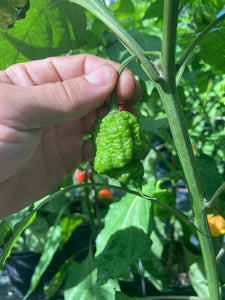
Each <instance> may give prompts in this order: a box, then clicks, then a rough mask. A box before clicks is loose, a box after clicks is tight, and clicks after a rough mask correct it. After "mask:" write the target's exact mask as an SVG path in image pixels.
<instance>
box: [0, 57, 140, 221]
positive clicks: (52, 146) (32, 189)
mask: <svg viewBox="0 0 225 300" xmlns="http://www.w3.org/2000/svg"><path fill="white" fill-rule="evenodd" d="M118 66H119V65H118V64H117V63H115V62H112V61H108V60H104V59H101V58H99V57H96V56H93V55H88V54H81V55H75V56H66V57H53V58H48V59H45V60H39V61H32V62H28V63H21V64H17V65H13V66H11V67H9V68H8V69H6V70H4V71H0V166H1V167H0V218H3V217H5V216H7V215H9V214H12V213H14V212H17V211H19V210H21V209H22V208H24V207H26V206H28V205H30V204H32V203H33V202H34V201H37V200H39V199H41V198H42V197H44V196H46V195H48V194H49V193H51V192H52V191H53V190H54V189H55V188H56V187H57V186H58V185H59V184H60V183H61V182H62V181H63V179H64V177H65V176H66V175H67V174H69V173H71V172H72V171H73V170H74V169H75V168H77V167H78V166H79V165H80V164H81V163H82V162H85V161H88V160H89V159H91V158H93V156H94V151H93V146H92V144H91V142H90V140H86V141H83V135H84V134H86V133H90V130H91V127H92V125H93V123H94V121H95V119H96V117H97V116H98V115H99V114H101V110H103V108H102V109H101V107H104V106H105V103H106V100H107V99H108V97H109V95H110V93H111V91H112V90H113V88H114V87H115V84H116V81H117V73H116V69H117V68H118ZM140 94H141V92H140V87H139V86H138V84H137V83H136V81H135V79H134V77H133V75H132V73H131V72H130V71H129V70H128V69H126V70H124V71H123V73H122V75H121V76H120V79H119V83H118V86H117V96H118V102H119V103H120V104H123V105H133V104H135V103H136V101H137V100H138V98H140Z"/></svg>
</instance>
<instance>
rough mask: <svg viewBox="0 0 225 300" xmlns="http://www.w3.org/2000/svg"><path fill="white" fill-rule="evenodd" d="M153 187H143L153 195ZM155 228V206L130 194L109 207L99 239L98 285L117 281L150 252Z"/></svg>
mask: <svg viewBox="0 0 225 300" xmlns="http://www.w3.org/2000/svg"><path fill="white" fill-rule="evenodd" d="M152 188H153V187H152V184H148V185H145V186H144V191H145V193H148V194H149V193H151V191H152ZM152 226H153V211H152V203H151V202H150V201H146V200H145V199H143V198H141V197H138V196H135V195H130V194H127V195H126V196H124V197H123V198H122V199H121V200H120V201H119V202H117V203H114V204H112V205H111V206H110V209H109V212H108V214H107V215H106V218H105V227H104V229H103V230H102V231H101V233H100V234H99V235H98V237H97V239H96V248H97V251H96V254H95V257H96V263H97V268H98V283H99V284H104V283H105V282H107V281H108V279H109V278H112V279H113V278H117V277H118V276H119V275H120V273H121V272H122V271H123V270H124V269H125V268H127V267H128V266H129V265H130V264H131V263H132V262H134V261H136V260H137V259H138V258H140V257H141V256H143V255H144V254H145V253H146V252H148V251H149V249H150V246H151V241H150V234H151V231H152Z"/></svg>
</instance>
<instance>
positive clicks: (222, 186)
mask: <svg viewBox="0 0 225 300" xmlns="http://www.w3.org/2000/svg"><path fill="white" fill-rule="evenodd" d="M224 191H225V182H224V183H222V184H221V186H220V187H219V188H218V189H217V190H216V191H215V193H214V195H213V196H212V198H211V199H210V200H209V202H207V203H206V204H205V207H212V206H213V204H214V203H215V201H216V200H217V199H218V198H219V196H220V195H221V194H222V193H223V192H224Z"/></svg>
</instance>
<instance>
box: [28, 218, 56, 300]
mask: <svg viewBox="0 0 225 300" xmlns="http://www.w3.org/2000/svg"><path fill="white" fill-rule="evenodd" d="M60 240H61V226H60V225H59V224H55V225H54V226H53V227H51V228H50V229H49V232H48V239H47V241H46V243H45V247H44V251H43V253H42V256H41V258H40V261H39V263H38V265H37V267H36V268H35V271H34V274H33V276H32V279H31V285H30V289H29V291H28V292H27V294H26V295H25V297H24V300H25V299H28V297H29V295H30V294H31V293H32V292H33V291H34V290H35V288H36V287H37V285H38V283H39V281H40V279H41V276H42V275H43V273H44V272H45V270H46V269H47V267H48V266H49V264H50V262H51V260H52V258H53V256H54V254H55V253H56V250H57V249H58V247H59V245H60Z"/></svg>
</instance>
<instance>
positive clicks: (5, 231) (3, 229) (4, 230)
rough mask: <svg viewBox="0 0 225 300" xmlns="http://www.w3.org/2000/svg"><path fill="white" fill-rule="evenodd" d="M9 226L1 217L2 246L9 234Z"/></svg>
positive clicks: (0, 236)
mask: <svg viewBox="0 0 225 300" xmlns="http://www.w3.org/2000/svg"><path fill="white" fill-rule="evenodd" d="M11 233H12V232H11V228H10V227H9V225H8V223H7V222H6V221H5V220H4V219H2V220H1V221H0V247H2V246H3V245H4V244H5V243H6V241H7V239H8V238H9V237H10V235H11Z"/></svg>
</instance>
